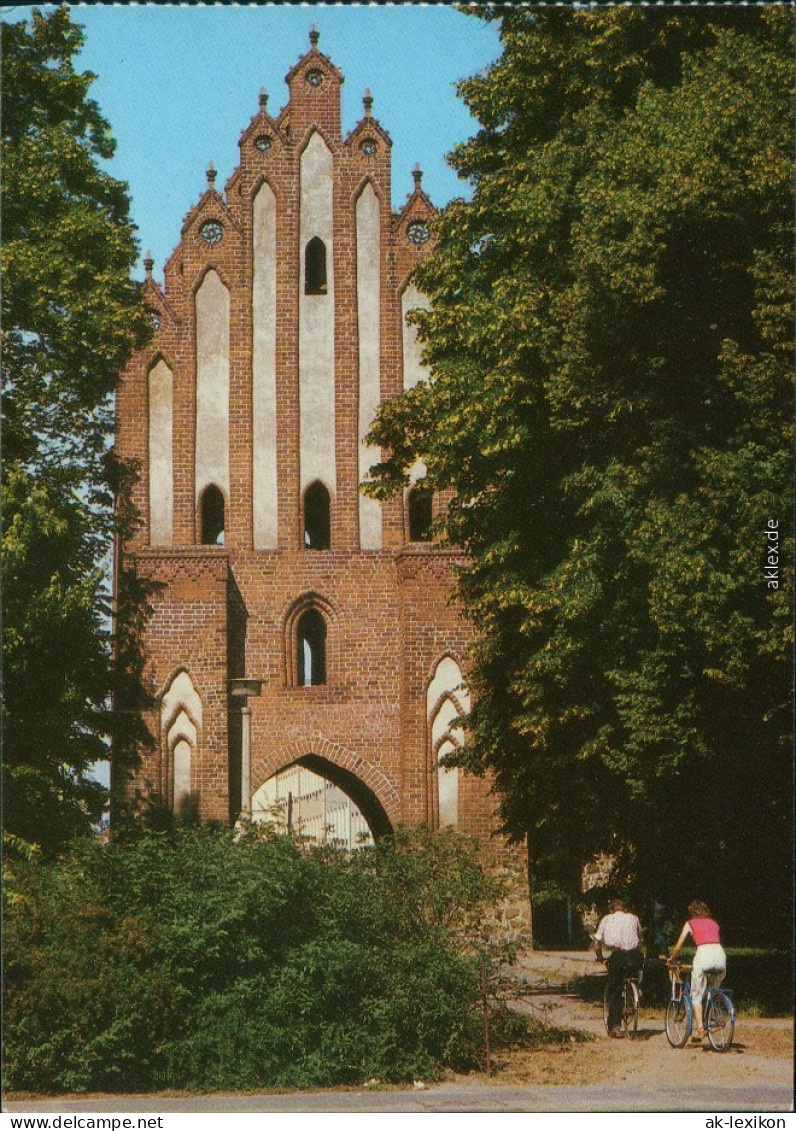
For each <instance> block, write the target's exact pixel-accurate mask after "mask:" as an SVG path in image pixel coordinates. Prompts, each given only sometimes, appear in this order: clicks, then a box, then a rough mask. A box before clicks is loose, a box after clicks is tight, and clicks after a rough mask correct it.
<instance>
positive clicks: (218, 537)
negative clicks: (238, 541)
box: [199, 483, 226, 546]
mask: <svg viewBox="0 0 796 1131" xmlns="http://www.w3.org/2000/svg"><path fill="white" fill-rule="evenodd" d="M199 511H200V517H201V524H202V545H203V546H223V545H224V543H225V540H226V532H225V524H224V496H223V495H222V494H221V491H220V490H219V489H218V487H216V485H215V483H211V484H210V486H209V487H205V489H204V491H203V492H202V498H201V502H200V504H199Z"/></svg>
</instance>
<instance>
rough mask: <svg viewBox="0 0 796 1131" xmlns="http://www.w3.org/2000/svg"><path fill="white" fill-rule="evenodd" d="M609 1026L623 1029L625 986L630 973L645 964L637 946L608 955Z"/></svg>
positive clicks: (633, 972)
mask: <svg viewBox="0 0 796 1131" xmlns="http://www.w3.org/2000/svg"><path fill="white" fill-rule="evenodd" d="M606 965H607V967H608V1028H609V1029H621V1027H622V1005H623V1001H622V999H623V996H624V994H623V987H624V981H625V978H626V977H627V975H628V974H637V973H638V971H639V970H640V969H641V967H642V966H643V965H644V955H643V954H642V953H641V950H640V949H639V948H638V947H637V946H636V947H634V948H633V949H632V950H615V951H612V953H611V954H609V955H608V961H607V962H606Z"/></svg>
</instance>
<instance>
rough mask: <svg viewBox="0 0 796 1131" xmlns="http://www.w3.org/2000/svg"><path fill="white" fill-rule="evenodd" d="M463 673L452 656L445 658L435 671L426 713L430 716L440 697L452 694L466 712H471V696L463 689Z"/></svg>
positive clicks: (429, 690)
mask: <svg viewBox="0 0 796 1131" xmlns="http://www.w3.org/2000/svg"><path fill="white" fill-rule="evenodd" d="M461 682H462V671H461V668H460V667H459V665H458V664H457V663H456V661H455V660H454V659H453V658H452V657H451V656H443V657H442V659H441V660H440V662H439V663H438V664H437V666H436V668H435V670H434V676H433V679H432V680H431V683H430V684H429V685H428V691H427V692H426V711H427V713H428V715H429V716H430V714H431V712H432V711H433V710H434V708H435V706H436V705H437V703H438V702H439V700H440V696H442V695H445V694H447V693H449V692H452V693H453V694H454V695H455V696H456V699H457V701H458V702H459V703H461V705H462V709H463V710H464V711H469V710H470V694H469V692H468V691H467V690H466V689H465V688H462V687H461Z"/></svg>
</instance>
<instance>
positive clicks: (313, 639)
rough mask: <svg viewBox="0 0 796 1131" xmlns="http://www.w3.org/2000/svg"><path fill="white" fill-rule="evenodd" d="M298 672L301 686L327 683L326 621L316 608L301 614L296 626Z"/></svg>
mask: <svg viewBox="0 0 796 1131" xmlns="http://www.w3.org/2000/svg"><path fill="white" fill-rule="evenodd" d="M296 648H297V656H296V673H297V676H298V685H299V687H316V686H318V685H319V684H323V683H326V621H325V620H324V618H323V615H322V613H320V612H319V611H318V609H316V608H309V609H307V610H306V612H304V613H302V614H301V617H300V619H299V622H298V625H297V628H296Z"/></svg>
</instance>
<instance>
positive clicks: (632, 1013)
mask: <svg viewBox="0 0 796 1131" xmlns="http://www.w3.org/2000/svg"><path fill="white" fill-rule="evenodd" d="M622 1028H623V1029H624V1030H625V1033H626V1034H627V1035H628V1037H632V1036H634V1034H635V1032H636V1030H637V1029H638V986H637V985H636V983H635V982H630V981H627V982H625V1000H624V1002H623V1004H622Z"/></svg>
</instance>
